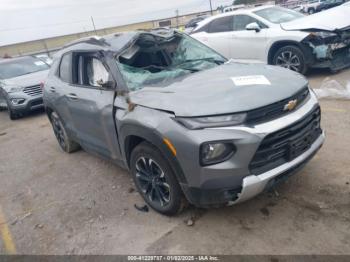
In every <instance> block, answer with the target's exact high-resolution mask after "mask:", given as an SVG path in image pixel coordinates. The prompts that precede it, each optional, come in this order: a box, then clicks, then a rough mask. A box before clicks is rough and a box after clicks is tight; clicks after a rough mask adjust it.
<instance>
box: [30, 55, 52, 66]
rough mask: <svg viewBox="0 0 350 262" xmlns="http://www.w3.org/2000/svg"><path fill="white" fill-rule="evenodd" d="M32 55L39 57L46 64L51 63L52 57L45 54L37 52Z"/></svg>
mask: <svg viewBox="0 0 350 262" xmlns="http://www.w3.org/2000/svg"><path fill="white" fill-rule="evenodd" d="M34 57H36V58H39V59H40V60H42V61H43V62H45V63H46V64H48V65H51V64H52V58H51V57H50V56H49V55H47V54H37V55H34Z"/></svg>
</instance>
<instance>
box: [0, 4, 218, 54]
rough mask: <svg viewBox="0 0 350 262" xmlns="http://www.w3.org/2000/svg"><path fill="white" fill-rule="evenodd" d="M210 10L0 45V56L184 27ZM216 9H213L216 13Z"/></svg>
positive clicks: (54, 49) (43, 52) (33, 52)
mask: <svg viewBox="0 0 350 262" xmlns="http://www.w3.org/2000/svg"><path fill="white" fill-rule="evenodd" d="M210 13H211V12H210V11H207V12H201V13H193V14H187V15H179V16H177V15H175V13H174V15H175V16H174V17H170V18H166V19H159V20H154V21H146V22H141V23H135V24H130V25H122V26H116V27H110V28H104V29H97V30H96V31H95V30H93V31H88V32H81V33H76V34H70V35H63V36H58V37H52V38H46V39H40V40H34V41H30V42H24V43H16V44H12V45H6V46H0V57H3V56H4V55H5V54H7V55H9V56H22V55H38V54H47V55H52V54H53V53H54V52H56V51H57V50H59V49H60V48H61V47H62V46H63V45H65V44H66V43H68V42H71V41H74V40H77V39H79V38H82V37H87V36H93V35H99V36H103V35H108V34H113V33H117V32H123V31H134V30H150V29H154V28H158V27H166V28H176V27H177V28H179V27H181V28H182V27H184V26H185V24H186V23H187V22H189V21H190V20H191V19H193V18H195V17H198V16H202V15H210ZM216 13H217V11H214V14H216Z"/></svg>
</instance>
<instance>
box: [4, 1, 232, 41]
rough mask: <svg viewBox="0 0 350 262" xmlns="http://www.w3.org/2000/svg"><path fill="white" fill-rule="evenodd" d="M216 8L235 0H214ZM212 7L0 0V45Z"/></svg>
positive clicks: (202, 3)
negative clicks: (92, 19) (92, 20)
mask: <svg viewBox="0 0 350 262" xmlns="http://www.w3.org/2000/svg"><path fill="white" fill-rule="evenodd" d="M212 2H213V5H214V8H215V9H216V7H217V6H219V5H221V4H223V5H225V4H231V3H232V2H233V1H232V0H212ZM176 9H178V10H179V14H180V15H181V14H187V13H192V12H197V11H205V10H209V0H0V46H3V45H9V44H13V43H18V42H26V41H30V40H36V39H42V38H47V37H53V36H59V35H66V34H72V33H77V32H84V31H91V30H93V26H92V23H91V19H90V17H91V16H93V18H94V21H95V25H96V28H97V29H99V28H105V27H112V26H117V25H123V24H129V23H135V22H140V21H145V20H152V19H158V18H166V17H170V16H175V10H176Z"/></svg>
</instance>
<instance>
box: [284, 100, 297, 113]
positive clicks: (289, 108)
mask: <svg viewBox="0 0 350 262" xmlns="http://www.w3.org/2000/svg"><path fill="white" fill-rule="evenodd" d="M297 104H298V100H297V99H295V100H290V101H289V102H288V104H286V105H284V108H283V110H284V111H292V110H293V109H294V108H295V107H296V106H297Z"/></svg>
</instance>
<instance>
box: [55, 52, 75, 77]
mask: <svg viewBox="0 0 350 262" xmlns="http://www.w3.org/2000/svg"><path fill="white" fill-rule="evenodd" d="M71 64H72V54H65V55H63V56H62V58H61V63H60V66H59V69H58V76H59V78H60V79H61V80H62V81H64V82H66V83H70V82H71V79H72V70H71V68H72V67H71Z"/></svg>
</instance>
